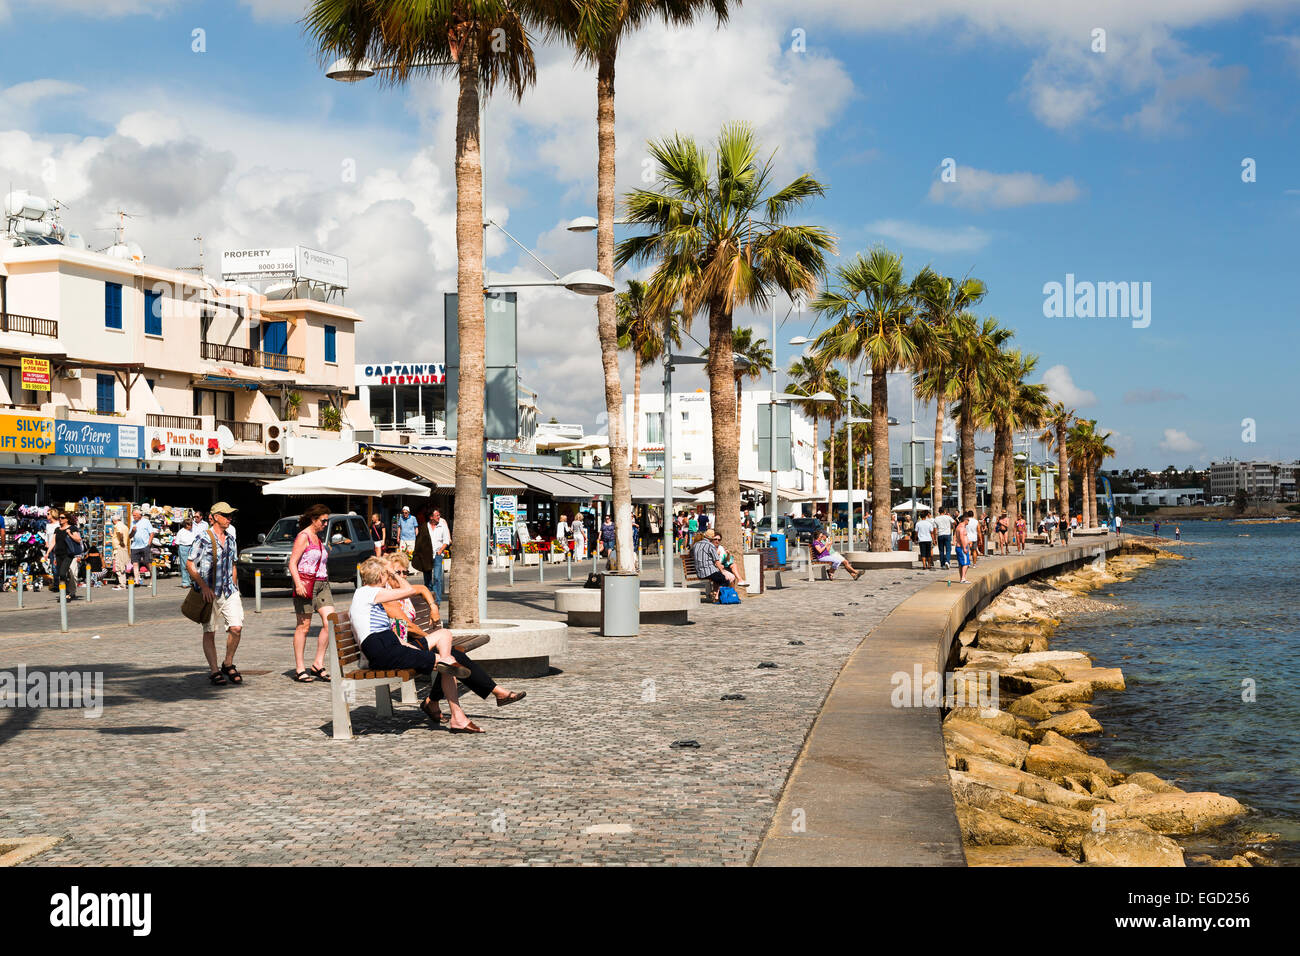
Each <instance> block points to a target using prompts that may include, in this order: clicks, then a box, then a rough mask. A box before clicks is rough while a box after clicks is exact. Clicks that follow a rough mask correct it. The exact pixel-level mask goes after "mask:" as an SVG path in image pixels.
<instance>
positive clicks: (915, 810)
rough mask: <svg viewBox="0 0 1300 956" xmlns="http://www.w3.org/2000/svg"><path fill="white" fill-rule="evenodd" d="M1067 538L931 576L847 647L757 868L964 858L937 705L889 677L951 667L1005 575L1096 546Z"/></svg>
mask: <svg viewBox="0 0 1300 956" xmlns="http://www.w3.org/2000/svg"><path fill="white" fill-rule="evenodd" d="M1076 541H1078V542H1080V543H1078V544H1073V545H1071V546H1070V547H1069V548H1061V547H1057V548H1035V549H1033V550H1031V551H1029V552H1028V553H1026V554H1025V555H1023V556H1012V557H1005V558H997V557H984V558H981V559H980V562H979V564H978V565H977V566H976V567H975V568H972V569H971V572H970V574H969V578H970V581H971V583H970V584H967V585H959V584H949V583H948V582H947V581H945V580H941V581H936V582H934V583H931V584H929V585H927V586H926V587H924V588H922V589H920V590H918V591H917V592H916V593H915V594H913V595H912V596H910V597H909V598H907V599H905V600H904V601H903V602H902V603H901V604H899V606H898V607H896V608H895V609H894V610H893V611H892V612H891V613H890V614H889V616H888V617H886V618H885V620H884V622H883V623H882V624H881V625H880V626H879V627H877V628H876V629H875V630H874V631H873V632H872V633H871V635H870V636H869V637H868V638H867V640H865V641H864V642H863V643H862V645H861V646H860V647H858V649H857V650H856V651H854V653H853V654H852V655H851V656H850V658H849V661H848V663H847V664H846V665H845V667H844V670H843V672H842V673H841V674H840V676H839V678H838V679H837V680H836V682H835V685H834V687H832V688H831V691H830V694H829V695H828V696H827V699H826V703H825V705H824V706H823V708H822V712H821V714H820V715H819V716H818V718H817V721H816V722H815V723H814V725H813V729H812V732H811V734H809V737H808V740H807V742H806V743H805V745H804V748H803V751H802V752H801V753H800V755H799V760H798V762H797V763H796V764H795V768H794V771H793V772H792V773H791V776H790V780H789V782H788V784H787V785H786V788H785V791H784V793H783V795H782V798H781V802H780V805H779V806H778V808H777V811H776V814H775V815H774V817H773V820H772V826H771V827H770V829H769V830H768V833H767V835H766V837H765V838H764V840H763V843H762V846H761V847H760V848H759V852H758V856H757V859H756V863H757V865H759V866H833V865H858V866H964V865H965V862H966V857H965V853H964V852H963V850H962V842H961V830H960V828H959V827H958V825H957V817H956V811H955V809H954V806H953V800H952V791H951V789H950V788H949V784H948V764H947V755H946V753H945V751H944V746H943V733H942V730H941V725H940V722H939V715H938V713H936V711H935V709H934V708H933V707H920V706H908V707H896V706H894V703H893V700H892V695H893V692H894V689H895V684H894V681H893V677H894V675H895V674H898V673H899V672H902V673H904V674H906V675H908V676H909V677H911V676H912V675H914V674H915V673H917V672H918V671H919V672H920V673H925V672H931V671H933V672H938V673H940V674H942V673H943V671H944V670H945V664H946V662H947V660H948V654H949V650H950V648H951V643H952V640H953V637H954V635H955V634H956V632H957V631H958V630H960V628H961V625H962V623H963V622H964V621H965V620H966V618H967V617H968V616H969V615H971V614H973V613H976V612H977V611H979V610H981V609H982V608H984V607H985V606H986V605H987V604H988V603H989V601H990V600H991V599H992V597H993V596H995V595H996V594H997V593H998V592H999V591H1001V590H1002V589H1003V588H1005V587H1006V586H1007V585H1009V584H1012V583H1013V582H1015V581H1018V580H1020V579H1022V578H1025V577H1028V576H1030V575H1033V574H1037V573H1039V572H1042V571H1045V570H1049V569H1051V568H1054V567H1060V566H1062V565H1067V564H1071V563H1075V562H1079V561H1081V560H1084V559H1086V558H1090V557H1092V556H1094V555H1096V554H1098V553H1100V552H1101V551H1103V550H1105V551H1113V550H1116V549H1118V547H1119V539H1118V538H1117V537H1097V538H1087V539H1085V538H1082V537H1080V538H1077V539H1076Z"/></svg>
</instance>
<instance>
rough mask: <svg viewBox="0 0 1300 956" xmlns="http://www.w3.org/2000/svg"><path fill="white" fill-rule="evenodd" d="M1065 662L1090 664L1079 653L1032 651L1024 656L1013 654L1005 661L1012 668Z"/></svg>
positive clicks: (1084, 656)
mask: <svg viewBox="0 0 1300 956" xmlns="http://www.w3.org/2000/svg"><path fill="white" fill-rule="evenodd" d="M1067 661H1073V662H1075V663H1082V664H1091V663H1092V661H1090V660H1089V659H1088V655H1087V654H1081V653H1080V652H1079V651H1034V652H1032V653H1025V654H1013V655H1012V656H1011V658H1010V659H1009V660H1008V661H1007V664H1008V666H1010V667H1012V668H1017V669H1019V668H1029V667H1034V666H1036V665H1038V664H1051V665H1053V666H1057V665H1060V664H1062V663H1064V662H1067Z"/></svg>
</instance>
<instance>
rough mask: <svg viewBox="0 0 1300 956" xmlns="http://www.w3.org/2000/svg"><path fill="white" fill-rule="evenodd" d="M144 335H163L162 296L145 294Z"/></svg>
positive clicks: (153, 293)
mask: <svg viewBox="0 0 1300 956" xmlns="http://www.w3.org/2000/svg"><path fill="white" fill-rule="evenodd" d="M144 334H145V335H162V294H161V293H158V292H146V293H145V294H144Z"/></svg>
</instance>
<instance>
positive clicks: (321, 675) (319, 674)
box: [307, 667, 330, 684]
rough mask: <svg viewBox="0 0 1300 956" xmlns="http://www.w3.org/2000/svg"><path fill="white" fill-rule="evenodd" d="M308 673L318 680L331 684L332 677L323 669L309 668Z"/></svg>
mask: <svg viewBox="0 0 1300 956" xmlns="http://www.w3.org/2000/svg"><path fill="white" fill-rule="evenodd" d="M307 673H308V674H310V675H311V676H312V677H314V678H316V679H317V680H321V681H324V682H325V683H327V684H328V683H329V682H330V675H329V673H328V672H327V671H326V670H325V668H323V667H309V668H307Z"/></svg>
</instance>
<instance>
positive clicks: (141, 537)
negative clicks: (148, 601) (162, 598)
mask: <svg viewBox="0 0 1300 956" xmlns="http://www.w3.org/2000/svg"><path fill="white" fill-rule="evenodd" d="M155 533H156V532H155V531H154V529H153V525H152V524H150V523H149V519H148V518H146V517H145V516H144V514H143V513H142V512H141V511H140V509H139V508H138V507H137V508H132V509H131V564H132V566H133V567H134V569H135V584H136V587H139V586H140V575H141V574H142V573H143V572H145V571H147V570H148V569H149V566H150V565H151V564H152V563H153V538H154V534H155Z"/></svg>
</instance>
